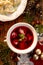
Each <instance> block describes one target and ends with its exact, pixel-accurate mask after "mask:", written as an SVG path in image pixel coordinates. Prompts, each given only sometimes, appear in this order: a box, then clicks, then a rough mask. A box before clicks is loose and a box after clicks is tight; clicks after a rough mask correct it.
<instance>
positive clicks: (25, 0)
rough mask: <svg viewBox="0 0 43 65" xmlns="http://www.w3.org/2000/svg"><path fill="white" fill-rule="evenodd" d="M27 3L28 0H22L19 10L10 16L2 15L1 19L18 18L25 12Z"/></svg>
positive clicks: (4, 20)
mask: <svg viewBox="0 0 43 65" xmlns="http://www.w3.org/2000/svg"><path fill="white" fill-rule="evenodd" d="M26 5H27V0H21V4H20V5H19V7H18V8H17V10H16V11H15V12H14V13H13V14H11V15H9V16H6V15H0V21H3V22H6V21H11V20H15V19H16V18H18V17H19V16H20V15H21V14H22V13H23V11H24V10H25V8H26Z"/></svg>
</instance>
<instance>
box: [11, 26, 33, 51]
mask: <svg viewBox="0 0 43 65" xmlns="http://www.w3.org/2000/svg"><path fill="white" fill-rule="evenodd" d="M10 40H11V44H12V45H13V46H14V47H15V48H16V49H19V50H25V49H27V48H29V47H30V46H31V45H32V43H33V40H34V37H33V33H32V31H31V30H30V29H29V28H27V27H26V26H19V27H16V28H15V29H14V30H13V31H12V32H11V36H10Z"/></svg>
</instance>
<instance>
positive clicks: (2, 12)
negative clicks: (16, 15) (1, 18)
mask: <svg viewBox="0 0 43 65" xmlns="http://www.w3.org/2000/svg"><path fill="white" fill-rule="evenodd" d="M0 14H4V10H3V6H0Z"/></svg>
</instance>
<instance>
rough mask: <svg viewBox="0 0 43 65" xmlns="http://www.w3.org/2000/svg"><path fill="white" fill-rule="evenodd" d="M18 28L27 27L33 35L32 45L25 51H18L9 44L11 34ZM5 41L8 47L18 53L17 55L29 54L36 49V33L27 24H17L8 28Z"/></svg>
mask: <svg viewBox="0 0 43 65" xmlns="http://www.w3.org/2000/svg"><path fill="white" fill-rule="evenodd" d="M18 26H26V27H28V28H29V29H30V30H31V31H32V32H33V35H34V41H33V43H32V45H31V46H30V47H29V48H27V49H25V50H18V49H16V48H15V47H14V46H13V45H12V44H11V41H10V35H11V32H12V31H13V30H14V29H15V28H16V27H18ZM6 41H7V44H8V47H9V48H10V49H11V50H12V51H14V52H16V53H18V54H25V53H29V52H31V51H32V50H33V49H34V48H35V47H36V44H37V33H36V31H35V29H34V28H33V27H32V26H31V25H30V24H28V23H17V24H14V25H13V26H12V27H10V29H9V30H8V32H7V37H6Z"/></svg>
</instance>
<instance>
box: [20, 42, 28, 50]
mask: <svg viewBox="0 0 43 65" xmlns="http://www.w3.org/2000/svg"><path fill="white" fill-rule="evenodd" d="M19 48H20V49H21V50H22V49H26V48H27V44H26V43H24V42H21V43H19Z"/></svg>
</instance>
